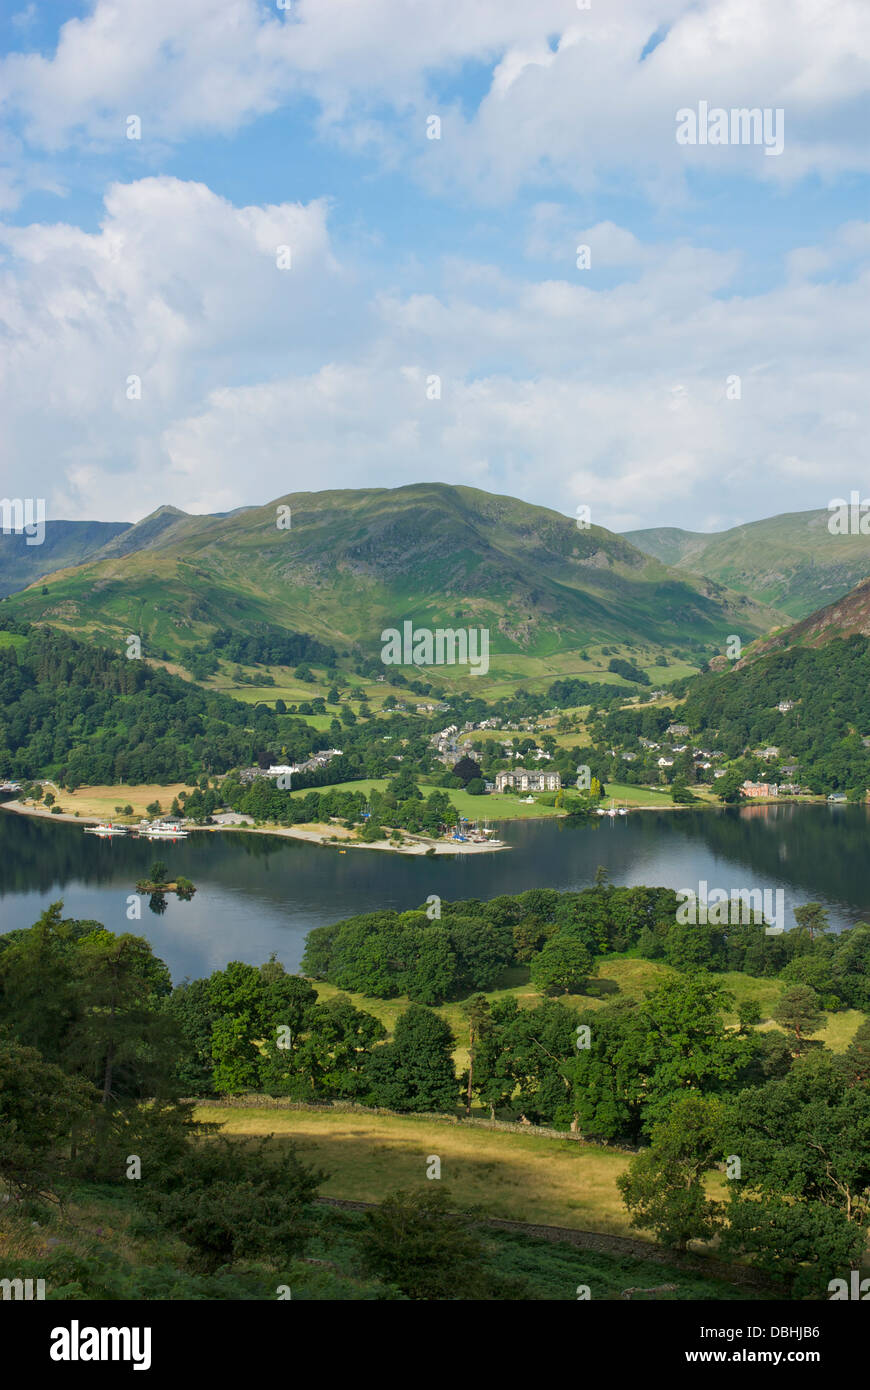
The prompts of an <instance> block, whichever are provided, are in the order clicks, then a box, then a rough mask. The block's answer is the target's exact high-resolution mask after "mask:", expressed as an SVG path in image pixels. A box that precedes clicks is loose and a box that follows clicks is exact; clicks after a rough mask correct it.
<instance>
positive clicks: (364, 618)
mask: <svg viewBox="0 0 870 1390" xmlns="http://www.w3.org/2000/svg"><path fill="white" fill-rule="evenodd" d="M281 508H289V509H290V514H291V523H290V526H289V528H288V529H281V527H280V517H281V513H280V509H281ZM46 587H48V589H49V594H48V595H47V596H46V595H43V594H42V590H41V587H40V588H38V589H36V588H35V587H34V586H32V585H31V586H30V587H29V588H28V589H25V590H24V591H23V592H21V593H18V594H16V595H15V596H14V603H15V610H16V612H19V613H20V614H21V616H22V617H24V618H26V619H28V620H30V621H44V622H54V623H57V624H59V625H62V626H64V627H67V628H68V629H69V630H71V631H95V632H103V633H105V634H111V635H112V636H113V637H114V638H116V639H120V638H121V637H123V636H125V635H126V633H128V632H138V633H140V634H142V635H143V636H147V637H148V638H149V639H150V641H151V644H152V645H153V646H156V647H161V648H164V649H166V650H167V651H168V652H169V654H170V655H171V656H172V657H173V658H180V657H182V656H183V653H184V651H185V649H187V648H189V647H190V645H192V644H193V643H195V642H197V641H201V640H202V639H203V638H205V637H207V636H208V634H209V631H210V630H213V629H214V628H215V627H224V626H228V627H231V628H242V627H244V626H245V625H246V624H250V623H251V622H266V623H272V624H276V625H278V626H281V627H286V628H290V629H292V630H295V631H300V632H308V633H310V634H311V635H312V636H314V637H317V638H319V639H321V640H325V641H327V642H330V643H332V644H334V645H337V646H340V647H341V646H343V647H345V648H353V647H356V648H357V649H358V648H360V647H362V648H363V649H365V650H366V651H372V652H377V650H379V635H380V632H381V630H382V629H383V628H384V627H392V626H395V625H396V623H397V622H398V621H399V620H402V619H405V618H412V619H413V620H414V621H415V622H417V623H420V624H426V625H429V626H438V625H445V624H446V625H452V626H456V625H461V626H489V627H490V628H491V629H492V630H493V641H494V642H495V641H496V640H498V641H499V642H500V643H501V646H502V648H503V649H504V650H513V651H515V652H517V653H521V654H525V655H528V656H547V655H548V654H552V653H554V652H557V651H560V650H574V649H576V648H577V647H578V646H583V645H586V644H589V643H601V642H608V641H609V642H617V643H620V644H622V645H625V644H626V643H628V644H632V643H633V644H635V645H645V646H647V647H649V648H650V650H652V649H654V648H657V649H659V650H661V651H662V652H664V651H673V650H675V649H678V648H681V647H682V648H684V647H685V646H686V645H687V644H694V645H695V646H696V647H697V649H698V651H699V652H701V651H702V650H703V649H713V648H715V646H717V645H719V644H721V643H723V642H724V639H725V637H726V636H727V635H729V634H730V633H731V632H735V631H737V632H740V633H741V634H742V635H743V636H744V638H745V639H746V640H751V639H752V638H753V637H756V636H760V635H762V634H763V633H764V632H767V631H769V630H770V629H771V628H772V627H774V626H780V625H782V622H783V615H782V614H781V613H779V612H777V611H776V610H774V609H771V608H770V607H769V606H766V605H761V604H758V603H757V602H755V601H754V600H752V599H751V598H747V597H745V596H743V595H739V594H736V593H734V592H731V591H729V590H728V589H727V588H726V587H725V586H723V585H722V584H720V583H718V582H717V581H715V580H710V579H708V578H705V577H701V578H699V577H696V576H693V575H688V574H686V575H683V574H680V573H676V572H675V571H673V570H672V569H669V568H668V567H667V566H666V565H664V564H662V563H661V561H658V560H656V559H655V558H653V557H650V556H649V555H646V554H644V553H643V552H642V551H640V550H638V549H637V548H636V547H635V546H633V545H632V544H631V542H630V541H628V540H626V539H625V538H624V537H622V536H619V535H617V534H616V533H613V532H609V531H607V530H605V529H604V528H601V527H589V528H586V529H582V530H581V529H578V527H577V525H576V522H575V520H574V519H573V518H569V517H566V516H563V515H562V514H561V513H559V512H555V511H552V510H550V509H548V508H544V507H538V506H534V505H532V504H530V503H526V502H522V501H520V500H518V499H516V498H512V497H509V496H505V495H497V494H491V493H486V492H483V491H481V490H479V489H476V488H469V487H466V486H464V485H452V484H447V483H416V484H410V485H406V486H403V487H399V488H393V489H387V488H373V489H354V490H339V489H330V490H326V491H323V492H305V493H288V494H285V496H283V497H280V498H276V499H275V500H274V501H272V502H271V503H267V504H265V505H264V506H262V507H250V508H242V509H238V510H236V511H234V512H233V513H230V514H229V515H228V516H227V515H225V516H210V515H202V516H192V515H189V514H186V513H183V512H179V510H178V509H177V508H169V507H163V508H158V509H156V511H155V512H153V513H151V514H150V516H149V517H146V518H143V520H142V521H141V522H139V523H136V525H135V526H133V527H132V528H130V529H129V530H128V531H126V532H125V534H124V535H121V536H118V537H117V538H114V539H112V540H110V541H109V542H108V544H107V545H106V546H105V547H104V548H103V550H102V551H101V552H100V553H99V554H97V555H91V556H90V557H88V558H87V559H86V560H85V561H84V562H83V563H82V564H80V565H77V566H73V567H68V568H66V569H61V570H58V571H57V572H55V573H54V574H52V575H50V576H48V578H47V580H46ZM7 601H10V602H11V601H12V600H7ZM496 634H497V637H496Z"/></svg>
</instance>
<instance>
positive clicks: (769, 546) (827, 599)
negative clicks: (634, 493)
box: [624, 511, 870, 618]
mask: <svg viewBox="0 0 870 1390" xmlns="http://www.w3.org/2000/svg"><path fill="white" fill-rule="evenodd" d="M829 519H830V513H829V512H828V511H813V512H786V513H784V514H783V515H782V516H773V517H767V518H765V519H764V520H763V521H751V522H748V523H747V524H746V525H745V526H735V527H732V529H731V530H729V531H719V532H714V533H712V534H710V535H704V534H703V533H701V532H699V531H681V530H679V529H678V528H677V527H670V526H661V527H654V528H651V529H649V530H644V531H627V532H626V533H625V536H624V539H625V540H627V541H629V542H630V543H631V544H632V545H634V546H637V548H638V549H639V550H642V551H644V552H645V553H646V554H648V555H650V556H652V557H653V558H655V559H658V560H660V561H662V562H663V563H664V564H667V565H672V566H674V567H675V568H676V569H678V570H679V571H681V572H683V573H686V574H696V575H706V576H707V577H708V578H710V579H714V580H716V581H717V583H719V584H724V585H727V586H728V587H729V588H730V589H735V590H737V591H738V592H739V593H745V594H749V595H751V597H753V598H755V599H757V600H758V601H759V602H760V603H766V604H771V605H773V606H774V607H776V608H779V609H780V610H781V611H782V612H784V613H787V614H788V615H789V617H791V618H805V617H806V616H807V615H808V614H810V613H813V612H815V611H816V609H818V608H822V607H823V606H825V605H826V604H829V603H832V602H834V601H835V600H836V599H838V598H841V597H842V596H843V595H844V594H846V593H848V591H849V590H850V589H852V588H854V587H855V585H856V584H859V583H860V582H861V580H862V579H866V578H867V577H868V575H870V536H862V535H846V536H839V535H831V533H830V532H829V530H828V521H829Z"/></svg>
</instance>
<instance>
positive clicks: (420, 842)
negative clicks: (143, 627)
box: [0, 796, 826, 858]
mask: <svg viewBox="0 0 870 1390" xmlns="http://www.w3.org/2000/svg"><path fill="white" fill-rule="evenodd" d="M723 804H724V803H721V802H712V801H708V800H703V799H699V800H698V801H695V802H689V803H679V802H674V803H670V804H667V805H653V804H649V803H647V804H646V805H627V806H624V807H623V808H622V809H624V810H625V811H626V812H627V813H628V814H629V815H631V814H632V813H633V812H635V811H654V812H655V811H659V812H661V811H693V810H695V811H696V810H700V809H704V810H718V809H721V807H722V805H723ZM733 804H735V805H739V806H740V807H741V808H746V807H750V806H777V805H786V806H788V805H814V804H818V805H824V804H826V800H825V797H824V796H817V797H816V796H790V797H786V796H782V797H764V798H762V797H758V798H753V799H752V800H747V801H744V802H741V803H733ZM0 810H2V811H12V812H14V813H15V814H16V815H23V816H33V817H34V818H36V819H38V820H51V821H62V822H63V823H64V824H67V825H81V826H87V825H99V823H100V821H101V820H106V819H108V820H111V819H113V818H112V817H106V816H105V815H90V814H87V813H85V812H82V813H81V814H80V815H74V814H72V813H71V812H69V811H59V812H57V813H54V814H53V813H52V811H51V810H50V809H48V808H46V807H45V806H38V805H35V806H25V805H24V803H23V802H21V801H18V800H15V799H13V800H10V801H0ZM517 819H520V818H519V817H518V818H517ZM522 819H540V820H567V819H568V813H562V814H560V815H557V816H541V817H528V818H526V817H523V818H522ZM611 819H622V817H610V816H608V815H602V816H599V815H597V814H596V813H595V812H593V813H592V814H591V815H590V816H589V820H590V822H592V823H593V824H598V823H599V822H600V821H603V820H611ZM119 824H120V822H119ZM496 824H508V822H507V821H504V822H496ZM125 828H126V829H127V830H128V831H129V830H135V828H136V827H135V826H127V827H125ZM185 830H186V831H187V833H188V834H191V833H193V832H195V831H205V832H207V833H211V834H214V833H215V832H216V831H236V832H238V831H242V832H245V833H247V834H249V835H277V836H280V837H282V838H284V839H290V840H303V841H305V842H306V843H308V844H318V845H323V846H325V847H326V848H327V849H336V850H340V851H342V852H345V851H346V850H349V849H363V850H365V849H373V850H381V851H382V852H383V851H386V852H391V853H393V854H406V855H413V856H416V857H421V856H425V855H427V853H428V851H429V850H430V849H432V850H434V855H430V856H429V857H430V858H433V857H436V856H442V855H456V854H497V853H498V852H499V851H500V850H506V849H510V848H511V846H510V845H509V844H506V843H505V842H504V841H503V840H497V841H496V842H495V843H490V842H488V841H487V842H483V843H481V842H477V841H475V842H465V843H463V842H461V841H455V840H434V839H429V838H427V837H425V836H412V835H411V834H410V832H408V839H407V840H404V841H402V843H401V844H395V843H393V842H391V841H390V840H386V839H385V840H375V841H372V842H371V843H366V842H365V841H362V840H355V839H353V838H352V837H351V836H350V835H349V834H348V833H347V832H345V835H346V838H345V836H343V835H341V834H339V833H338V831H339V827H337V826H330V827H329V828H324V829H314V828H312V827H310V826H309V827H308V828H304V827H303V826H289V825H251V824H225V825H188V826H185Z"/></svg>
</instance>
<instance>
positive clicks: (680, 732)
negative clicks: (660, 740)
mask: <svg viewBox="0 0 870 1390" xmlns="http://www.w3.org/2000/svg"><path fill="white" fill-rule="evenodd" d="M688 732H689V726H688V724H669V725H668V733H669V734H676V735H677V737H678V738H679V737H683V738H685V737H686V736H687V735H688Z"/></svg>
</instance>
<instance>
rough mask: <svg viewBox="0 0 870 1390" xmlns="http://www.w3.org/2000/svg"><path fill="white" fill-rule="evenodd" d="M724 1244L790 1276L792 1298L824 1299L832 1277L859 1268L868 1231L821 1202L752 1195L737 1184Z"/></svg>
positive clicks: (770, 1271)
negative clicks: (747, 1193)
mask: <svg viewBox="0 0 870 1390" xmlns="http://www.w3.org/2000/svg"><path fill="white" fill-rule="evenodd" d="M730 1196H731V1201H730V1203H729V1207H728V1224H727V1226H726V1227H725V1229H724V1231H723V1232H722V1249H723V1250H724V1251H725V1252H727V1253H729V1254H733V1255H737V1256H738V1257H740V1258H741V1259H748V1260H749V1262H750V1263H751V1264H753V1265H755V1267H756V1268H758V1269H762V1270H764V1272H765V1273H766V1274H769V1275H771V1276H772V1277H774V1278H778V1279H781V1280H786V1281H788V1284H789V1286H790V1287H789V1296H790V1297H791V1298H807V1297H810V1298H812V1297H815V1298H822V1297H825V1296H826V1295H827V1292H828V1283H829V1281H830V1280H831V1279H832V1278H834V1277H836V1276H838V1275H842V1274H843V1272H844V1270H845V1271H848V1270H850V1269H856V1268H858V1266H859V1265H860V1264H861V1261H862V1259H863V1257H864V1252H865V1243H866V1233H865V1231H864V1229H863V1228H862V1227H861V1226H857V1225H854V1224H853V1223H851V1222H849V1221H847V1220H846V1218H845V1216H843V1214H842V1212H839V1211H835V1210H832V1208H831V1207H828V1206H825V1205H824V1204H823V1203H822V1202H814V1201H809V1202H791V1201H787V1200H785V1199H784V1198H783V1197H779V1196H763V1197H760V1198H752V1197H749V1196H747V1195H746V1193H744V1192H742V1191H741V1190H740V1184H738V1183H735V1184H732V1189H731V1193H730Z"/></svg>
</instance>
